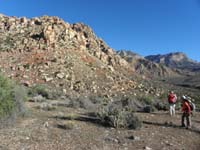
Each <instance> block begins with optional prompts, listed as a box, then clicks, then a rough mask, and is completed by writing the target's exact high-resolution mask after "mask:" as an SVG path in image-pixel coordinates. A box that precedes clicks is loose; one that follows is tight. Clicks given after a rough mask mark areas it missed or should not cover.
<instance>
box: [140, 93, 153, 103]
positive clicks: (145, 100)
mask: <svg viewBox="0 0 200 150" xmlns="http://www.w3.org/2000/svg"><path fill="white" fill-rule="evenodd" d="M138 100H139V101H140V102H143V103H145V104H146V105H151V104H152V103H153V98H152V97H150V96H145V95H143V96H140V97H138Z"/></svg>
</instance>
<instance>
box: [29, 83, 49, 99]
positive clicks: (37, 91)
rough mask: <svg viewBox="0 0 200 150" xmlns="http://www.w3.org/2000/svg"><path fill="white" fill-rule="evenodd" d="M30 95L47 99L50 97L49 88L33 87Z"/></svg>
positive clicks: (42, 86)
mask: <svg viewBox="0 0 200 150" xmlns="http://www.w3.org/2000/svg"><path fill="white" fill-rule="evenodd" d="M28 94H29V95H30V96H37V95H42V96H43V97H45V98H48V97H49V93H48V91H47V88H46V87H45V86H44V85H35V86H33V87H31V88H30V89H29V91H28Z"/></svg>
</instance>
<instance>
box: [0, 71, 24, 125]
mask: <svg viewBox="0 0 200 150" xmlns="http://www.w3.org/2000/svg"><path fill="white" fill-rule="evenodd" d="M26 97H27V95H26V90H25V89H23V88H22V87H20V86H17V85H15V84H14V83H13V82H12V81H11V80H9V79H7V78H5V77H3V76H2V75H0V123H1V126H3V125H4V124H7V123H8V122H13V121H15V118H16V116H18V115H19V114H23V113H24V112H25V108H24V105H23V104H24V100H25V99H26Z"/></svg>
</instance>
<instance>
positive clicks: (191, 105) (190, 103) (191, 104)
mask: <svg viewBox="0 0 200 150" xmlns="http://www.w3.org/2000/svg"><path fill="white" fill-rule="evenodd" d="M188 102H189V105H190V109H191V111H195V108H196V106H195V104H194V103H193V102H191V101H188Z"/></svg>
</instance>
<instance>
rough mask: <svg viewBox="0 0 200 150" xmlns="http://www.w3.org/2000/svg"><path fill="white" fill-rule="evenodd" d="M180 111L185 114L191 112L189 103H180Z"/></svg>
mask: <svg viewBox="0 0 200 150" xmlns="http://www.w3.org/2000/svg"><path fill="white" fill-rule="evenodd" d="M182 111H183V112H186V113H190V112H191V108H190V105H189V103H188V102H187V101H184V102H183V103H182Z"/></svg>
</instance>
